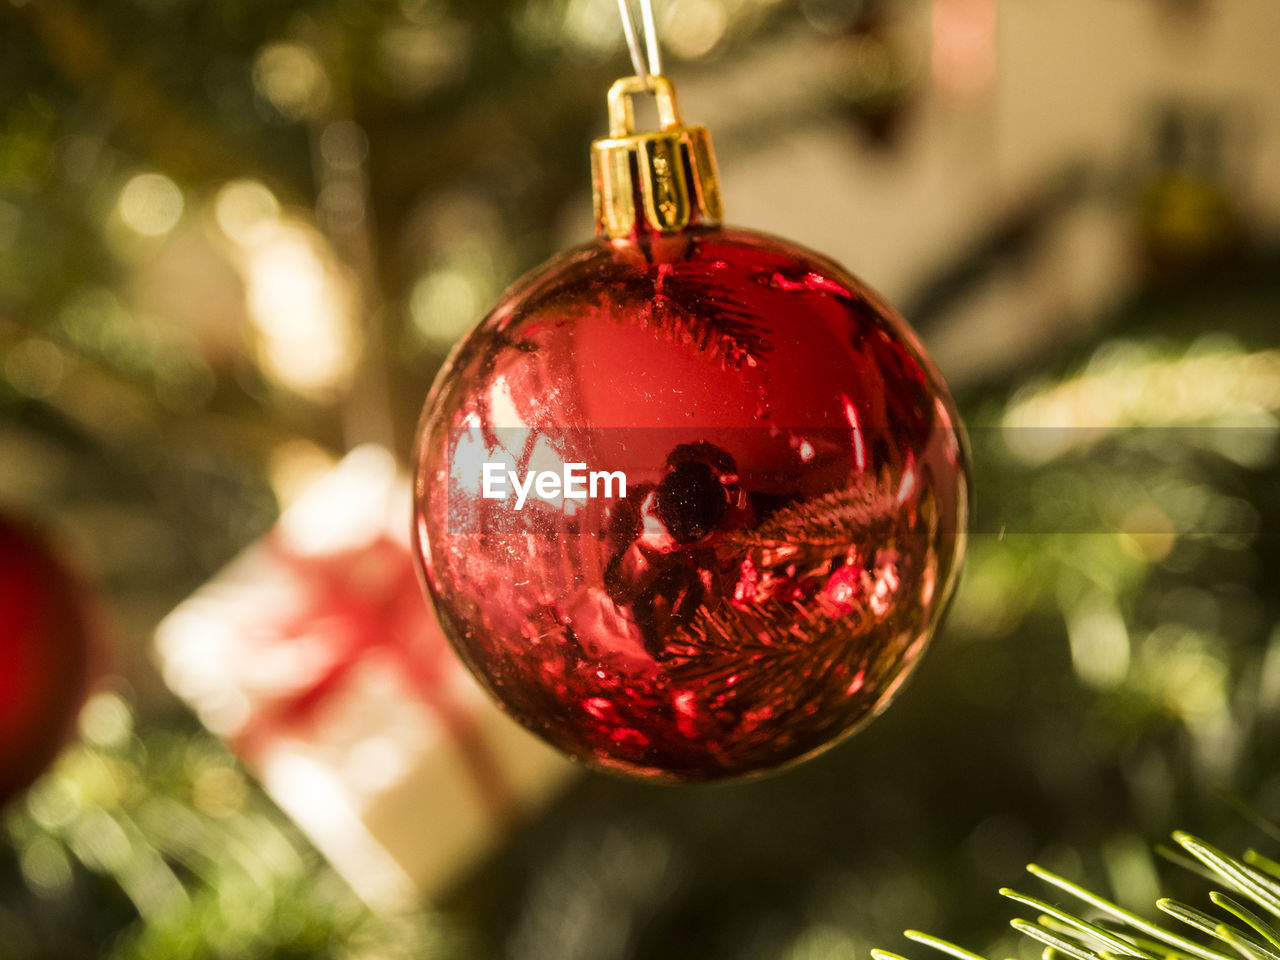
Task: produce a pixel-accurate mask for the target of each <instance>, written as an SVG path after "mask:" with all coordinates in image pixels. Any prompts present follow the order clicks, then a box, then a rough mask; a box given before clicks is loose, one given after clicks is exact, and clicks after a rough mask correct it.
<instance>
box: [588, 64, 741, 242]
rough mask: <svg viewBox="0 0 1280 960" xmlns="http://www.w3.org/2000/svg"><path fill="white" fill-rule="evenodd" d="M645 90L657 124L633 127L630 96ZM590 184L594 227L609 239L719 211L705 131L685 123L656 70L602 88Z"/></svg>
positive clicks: (715, 216)
mask: <svg viewBox="0 0 1280 960" xmlns="http://www.w3.org/2000/svg"><path fill="white" fill-rule="evenodd" d="M650 92H651V93H652V94H653V96H654V99H655V100H656V102H657V107H658V122H659V124H660V125H661V129H660V130H652V131H647V132H637V131H636V121H635V110H634V109H633V108H632V103H631V101H632V97H634V96H636V95H637V94H641V93H650ZM591 185H592V190H593V193H594V196H595V216H596V231H597V232H598V233H603V234H607V235H608V236H609V237H611V238H613V239H620V238H624V237H629V236H631V235H632V234H633V233H634V232H635V231H636V229H637V228H639V229H640V230H641V231H642V232H643V231H644V229H645V227H648V228H649V229H651V230H656V231H658V232H660V233H674V232H676V231H677V230H683V229H684V228H685V227H688V226H690V225H691V224H695V223H707V224H715V223H719V222H720V221H721V219H722V217H723V210H722V208H721V205H720V180H719V175H718V174H717V172H716V155H715V151H714V150H713V149H712V147H711V134H710V133H709V132H708V131H707V128H706V127H700V126H695V127H689V126H685V124H684V121H683V120H682V119H681V117H680V107H679V106H678V104H677V103H676V91H675V87H673V86H672V85H671V81H670V80H668V79H667V78H666V77H664V76H662V75H660V74H652V75H650V76H649V77H648V78H647V79H645V78H641V77H623V78H622V79H621V80H618V81H617V82H615V83H614V84H613V86H612V87H610V88H609V136H607V137H602V138H600V139H599V140H596V141H594V142H593V143H592V144H591Z"/></svg>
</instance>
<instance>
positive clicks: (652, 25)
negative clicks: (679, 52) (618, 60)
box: [618, 0, 662, 87]
mask: <svg viewBox="0 0 1280 960" xmlns="http://www.w3.org/2000/svg"><path fill="white" fill-rule="evenodd" d="M618 12H619V13H620V14H621V15H622V33H623V35H624V36H625V37H626V38H627V49H628V50H629V51H630V53H631V65H632V66H633V67H635V71H636V76H637V77H639V78H640V80H641V82H642V83H643V84H644V85H645V86H646V87H648V86H649V85H650V80H651V78H652V77H655V76H660V75H661V74H662V50H661V49H659V47H658V27H657V24H656V22H655V20H654V16H653V0H640V19H641V22H642V23H643V24H644V45H645V49H644V50H641V48H640V39H639V35H638V34H637V32H636V21H635V17H634V16H633V15H632V12H631V0H618ZM646 51H647V52H648V62H647V63H646V60H645V52H646Z"/></svg>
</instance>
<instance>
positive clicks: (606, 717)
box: [415, 76, 968, 781]
mask: <svg viewBox="0 0 1280 960" xmlns="http://www.w3.org/2000/svg"><path fill="white" fill-rule="evenodd" d="M650 84H651V87H652V89H654V91H655V92H656V94H657V98H658V100H657V102H658V108H659V116H660V118H661V121H662V126H663V129H662V130H661V131H659V132H655V133H649V134H636V133H634V131H633V129H632V128H633V122H632V117H631V104H630V99H629V97H630V95H631V94H632V93H636V92H639V91H640V90H641V89H643V88H644V86H645V85H644V84H643V83H642V82H641V81H639V80H637V79H635V78H632V79H630V80H624V81H619V83H618V84H615V86H614V89H613V90H611V91H610V108H611V118H612V121H613V122H612V136H611V137H610V138H609V139H605V140H601V141H597V143H596V145H595V148H594V151H593V164H594V168H595V187H596V199H597V220H598V225H599V232H600V236H599V237H598V238H597V240H595V241H594V242H592V243H589V244H586V245H584V246H582V247H579V248H577V249H575V250H571V251H569V252H567V253H565V254H562V255H561V256H559V257H557V258H555V259H553V260H552V261H551V262H550V263H548V264H546V265H545V266H543V267H542V268H540V269H539V270H537V271H535V272H534V273H533V274H531V275H529V276H528V277H526V278H525V279H524V280H523V281H521V282H520V283H519V284H517V285H516V287H514V288H513V289H512V291H510V292H509V293H508V294H507V295H506V296H505V297H504V298H503V300H502V302H501V303H500V304H499V305H498V306H497V307H496V308H495V309H494V310H493V312H492V313H490V314H489V316H488V317H487V318H486V319H485V320H484V321H483V322H481V324H480V325H479V327H478V328H477V329H476V330H475V331H473V332H472V333H471V335H470V336H469V337H468V338H467V339H466V340H465V341H464V342H463V344H462V345H461V346H460V348H459V349H458V350H457V352H456V353H455V355H454V356H453V358H452V359H451V361H450V362H449V364H448V365H447V366H446V368H445V369H444V370H443V371H442V373H441V375H440V378H439V379H438V380H437V382H436V385H435V387H434V389H433V391H432V395H431V397H430V398H429V400H428V403H427V407H426V410H425V412H424V415H423V421H422V424H421V430H420V437H419V451H418V458H419V459H418V467H417V476H416V487H415V496H416V527H417V529H416V546H417V549H418V551H419V554H420V559H421V561H422V566H423V571H424V574H425V580H426V583H427V586H428V588H429V589H430V592H431V594H432V596H433V597H434V599H435V602H436V606H437V610H438V612H439V614H440V618H441V622H442V625H443V626H444V628H445V631H446V633H447V634H448V635H449V637H450V638H451V640H452V641H453V643H454V645H455V647H456V648H457V650H458V652H459V653H460V654H461V656H462V658H463V659H464V660H465V661H466V663H467V664H468V665H469V667H470V668H471V670H472V671H473V672H474V673H475V674H476V675H477V676H478V677H479V678H480V680H481V681H482V683H483V684H484V685H485V686H486V687H487V688H488V690H489V691H490V692H491V693H493V695H494V696H495V697H497V699H498V700H499V701H500V702H501V703H502V704H503V705H504V706H505V708H506V709H507V710H508V711H509V712H510V713H511V714H512V715H513V716H515V717H516V718H517V719H518V720H519V721H520V722H521V723H523V724H524V725H525V726H526V727H528V728H529V729H530V730H533V731H534V732H535V733H538V734H540V735H541V736H542V737H544V738H545V739H547V740H548V741H550V742H551V743H553V744H555V745H556V746H558V747H560V748H561V749H563V750H565V751H567V752H568V753H570V754H571V755H573V756H575V757H578V758H580V759H582V760H585V761H587V762H589V763H592V764H595V765H598V766H602V767H606V768H610V769H614V770H620V771H625V772H628V773H632V774H638V775H642V776H649V777H653V778H659V779H667V780H685V781H688V780H707V779H715V778H721V777H729V776H737V775H743V774H750V773H756V772H760V771H764V770H768V769H771V768H774V767H777V766H779V765H781V764H784V763H787V762H789V761H793V760H796V759H799V758H802V757H805V756H807V755H810V754H812V753H814V752H816V751H818V750H820V749H822V748H823V747H825V746H828V745H830V744H831V743H832V742H834V741H835V740H836V739H838V738H839V737H840V736H842V735H843V734H846V733H848V732H850V731H852V730H854V729H856V728H857V727H858V726H859V725H861V724H862V723H863V722H865V721H867V720H868V719H870V718H871V717H873V716H875V715H876V714H877V713H878V712H880V711H881V710H883V709H884V707H885V706H887V705H888V703H889V701H890V699H891V698H892V697H893V695H894V693H895V692H896V691H897V690H898V689H899V687H900V686H901V684H902V682H903V681H904V680H905V679H906V678H907V676H908V675H909V674H910V673H911V671H912V669H913V668H914V667H915V665H916V663H917V662H918V661H919V659H920V656H921V655H922V653H923V652H924V648H925V646H926V644H927V643H928V640H929V638H930V636H931V634H932V632H933V630H934V628H935V627H936V625H937V623H938V620H939V618H940V616H941V614H942V612H943V609H944V608H945V606H946V603H947V601H948V598H949V597H950V594H951V592H952V588H953V585H954V583H955V580H956V576H957V572H958V569H959V566H960V563H961V559H962V555H963V545H964V528H965V523H966V518H967V509H968V505H967V501H968V492H967V475H966V464H965V460H964V452H963V447H962V442H961V434H960V431H961V428H960V423H959V419H958V416H957V414H956V411H955V408H954V406H953V404H952V401H951V399H950V397H949V396H948V394H947V391H946V388H945V386H944V385H943V383H942V380H941V378H940V377H939V376H938V374H937V372H936V371H935V370H934V368H933V366H932V364H931V363H930V361H929V360H928V359H927V358H926V356H925V354H924V352H923V350H922V349H921V347H920V346H919V344H918V343H917V342H916V340H915V338H914V336H913V335H912V333H911V332H910V331H909V329H908V328H907V326H906V324H905V323H904V321H903V320H902V319H901V318H900V317H898V315H897V314H896V313H894V311H893V310H892V308H890V307H889V306H888V305H886V304H885V303H884V302H883V301H882V300H880V299H879V297H877V296H876V295H875V294H874V293H873V292H872V291H870V290H869V289H868V288H867V287H865V286H864V285H863V284H861V283H860V282H859V281H857V280H856V279H854V278H853V277H852V276H850V275H849V274H848V273H846V272H845V271H844V270H843V269H841V268H840V267H838V266H837V265H836V264H834V263H832V262H831V261H829V260H826V259H824V258H822V257H820V256H817V255H815V254H813V253H810V252H808V251H806V250H803V249H801V248H799V247H796V246H793V245H791V244H789V243H786V242H783V241H781V240H777V239H774V238H771V237H766V236H762V235H759V234H755V233H750V232H747V231H742V230H730V229H722V228H720V227H719V226H717V225H716V224H717V223H718V221H719V219H720V215H719V213H720V211H719V206H720V204H719V196H718V193H717V189H716V182H715V166H714V160H713V158H712V154H711V149H710V142H709V138H708V137H707V134H706V131H705V129H703V128H700V127H685V126H683V125H682V124H681V122H680V120H679V115H678V112H677V110H676V106H675V101H674V93H673V91H672V90H671V88H670V85H669V83H668V82H667V81H666V80H665V79H664V78H662V77H660V76H655V77H653V78H652V79H651V81H650ZM486 462H488V463H500V464H502V470H504V471H505V470H506V469H511V470H512V471H513V472H514V473H516V475H517V477H518V478H519V479H520V480H521V482H524V481H525V479H526V478H527V477H528V476H529V475H530V471H535V470H537V471H543V472H554V471H560V472H561V473H562V474H563V472H564V469H565V465H566V464H584V465H585V469H586V470H587V471H591V472H596V471H599V472H611V471H620V472H622V473H624V474H625V476H626V481H627V485H626V493H625V495H620V492H619V491H618V490H617V489H616V485H615V489H613V490H612V491H605V490H604V486H603V484H601V485H600V486H599V488H598V490H597V491H596V492H597V494H598V495H596V496H594V497H586V498H581V497H575V498H566V497H564V496H563V492H557V491H555V490H554V489H552V488H553V486H554V485H553V484H551V483H548V485H547V487H546V489H535V491H534V492H532V493H530V494H529V496H528V499H527V501H526V502H525V503H524V504H523V506H522V507H521V508H520V509H516V503H517V502H516V500H515V499H514V497H512V498H509V499H495V498H493V496H485V490H484V486H483V482H482V480H483V470H484V464H485V463H486ZM508 489H509V488H508ZM494 492H495V490H494V489H493V488H491V489H490V490H489V493H490V494H493V493H494Z"/></svg>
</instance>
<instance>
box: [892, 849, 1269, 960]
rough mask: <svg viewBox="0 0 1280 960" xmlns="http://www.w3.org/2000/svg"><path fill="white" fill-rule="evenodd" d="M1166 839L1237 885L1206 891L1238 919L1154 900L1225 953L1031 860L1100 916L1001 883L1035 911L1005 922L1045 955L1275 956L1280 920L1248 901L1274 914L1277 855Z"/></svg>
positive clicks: (926, 939) (924, 940) (1197, 959)
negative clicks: (1240, 853)
mask: <svg viewBox="0 0 1280 960" xmlns="http://www.w3.org/2000/svg"><path fill="white" fill-rule="evenodd" d="M1173 839H1174V841H1175V842H1176V843H1177V844H1178V847H1179V848H1180V849H1179V850H1164V851H1161V852H1162V853H1163V854H1164V855H1165V856H1167V857H1168V858H1169V859H1171V860H1173V861H1174V862H1175V863H1178V864H1179V865H1180V866H1183V867H1185V868H1187V869H1188V870H1191V871H1192V872H1195V873H1198V874H1202V875H1204V876H1206V877H1208V878H1209V879H1210V880H1211V881H1212V882H1214V883H1220V884H1226V885H1227V886H1230V887H1231V888H1232V889H1234V890H1236V891H1238V893H1239V894H1240V895H1241V899H1242V900H1243V901H1244V902H1243V903H1242V902H1241V901H1240V900H1237V899H1235V898H1233V897H1230V896H1227V895H1226V894H1223V893H1219V892H1217V891H1213V892H1211V893H1210V894H1209V899H1210V901H1211V902H1212V903H1213V905H1214V906H1216V907H1217V908H1218V909H1220V910H1222V911H1223V912H1224V913H1226V914H1228V915H1230V916H1231V917H1233V918H1234V919H1236V920H1239V921H1241V922H1242V923H1244V925H1245V926H1244V927H1239V926H1236V925H1234V924H1232V923H1229V922H1227V921H1226V920H1225V919H1223V918H1222V917H1218V916H1214V915H1213V914H1210V913H1206V912H1205V911H1203V910H1199V909H1196V908H1195V907H1191V906H1188V905H1186V904H1183V903H1179V902H1177V901H1175V900H1170V899H1167V898H1166V899H1161V900H1160V901H1158V902H1157V904H1156V907H1157V908H1158V909H1159V910H1160V911H1161V912H1162V913H1164V914H1165V915H1167V916H1169V917H1171V918H1173V919H1174V920H1176V921H1178V923H1179V924H1182V925H1184V926H1185V927H1189V928H1190V929H1191V930H1193V931H1195V932H1197V933H1199V934H1201V935H1203V936H1208V937H1210V938H1212V939H1213V940H1214V941H1215V942H1216V943H1218V944H1222V945H1225V947H1226V948H1227V949H1228V950H1230V951H1231V952H1230V953H1227V952H1224V951H1222V950H1220V949H1217V948H1216V947H1213V946H1209V945H1208V944H1206V943H1202V942H1200V941H1198V940H1192V939H1190V938H1188V937H1186V936H1184V935H1183V934H1181V933H1178V932H1176V931H1175V930H1173V929H1169V928H1168V927H1166V926H1163V925H1161V924H1159V923H1157V922H1155V921H1152V920H1148V919H1146V918H1144V917H1142V916H1139V915H1138V914H1136V913H1133V912H1132V911H1129V910H1126V909H1124V908H1123V907H1121V906H1119V905H1118V904H1115V903H1112V902H1111V901H1110V900H1107V899H1105V898H1103V897H1101V896H1099V895H1098V894H1096V893H1094V892H1093V891H1091V890H1088V889H1086V888H1085V887H1082V886H1080V885H1079V884H1076V883H1073V882H1071V881H1070V880H1067V879H1066V878H1065V877H1060V876H1058V875H1057V874H1055V873H1052V872H1051V871H1049V870H1045V869H1044V868H1043V867H1040V866H1037V865H1036V864H1034V863H1033V864H1028V866H1027V871H1028V872H1029V873H1031V874H1032V875H1033V876H1034V877H1036V878H1037V879H1040V880H1043V881H1044V882H1045V883H1048V884H1050V885H1051V886H1054V887H1057V888H1058V889H1059V890H1061V891H1062V892H1064V893H1067V894H1070V895H1071V896H1072V897H1074V898H1075V899H1077V900H1079V901H1081V902H1082V903H1084V904H1085V905H1086V906H1087V907H1089V908H1091V910H1092V911H1095V912H1096V913H1097V914H1101V917H1098V918H1095V920H1093V921H1091V920H1085V919H1084V918H1082V917H1079V916H1077V915H1075V914H1074V913H1071V912H1069V911H1068V910H1066V909H1064V908H1062V907H1058V906H1054V905H1053V904H1050V903H1047V902H1045V901H1043V900H1040V899H1037V898H1036V897H1032V896H1028V895H1027V894H1025V893H1019V892H1018V891H1016V890H1011V889H1009V888H1008V887H1005V888H1002V889H1001V890H1000V894H1001V895H1002V896H1005V897H1008V898H1009V899H1010V900H1013V901H1015V902H1016V903H1020V904H1022V905H1023V906H1027V907H1031V908H1032V909H1033V910H1035V911H1036V913H1037V921H1036V922H1035V923H1032V922H1031V921H1029V920H1025V919H1022V918H1018V919H1014V920H1011V921H1010V926H1012V927H1013V928H1014V929H1015V930H1017V931H1018V932H1019V933H1021V934H1023V935H1024V936H1026V937H1028V938H1029V939H1031V940H1034V941H1036V942H1037V943H1039V944H1042V945H1043V946H1044V948H1045V950H1044V957H1045V960H1059V958H1066V960H1280V927H1277V925H1276V923H1275V922H1274V921H1272V920H1270V919H1267V918H1264V917H1263V916H1262V915H1260V914H1259V913H1257V912H1255V911H1254V910H1253V909H1252V907H1255V906H1256V907H1259V908H1261V909H1262V910H1264V911H1266V912H1267V913H1270V914H1273V915H1275V916H1277V917H1280V862H1277V861H1274V860H1271V859H1269V858H1267V857H1264V856H1262V855H1261V854H1259V853H1257V852H1255V851H1252V850H1251V851H1249V852H1248V853H1246V854H1245V856H1244V859H1239V858H1236V857H1232V856H1230V855H1229V854H1226V853H1223V852H1222V851H1221V850H1218V849H1216V848H1215V847H1213V846H1211V845H1210V844H1208V843H1205V842H1204V841H1203V840H1200V839H1199V838H1197V837H1194V836H1192V835H1190V834H1188V833H1183V832H1178V833H1175V834H1174V835H1173ZM1188 854H1189V855H1190V856H1187V855H1188ZM1246 903H1247V904H1249V905H1248V906H1246ZM906 936H907V938H908V939H910V940H913V941H915V942H916V943H921V944H924V945H925V946H928V947H931V948H933V949H934V950H937V951H939V952H941V953H945V954H948V955H949V956H951V957H954V958H956V960H985V958H983V957H982V956H981V955H979V954H976V953H972V952H970V951H968V950H966V949H964V948H963V947H959V946H957V945H956V944H954V943H951V942H949V941H947V940H942V939H939V938H937V937H933V936H930V935H929V934H925V933H920V932H919V931H917V930H909V931H907V932H906ZM871 954H872V957H873V958H875V960H903V958H902V957H900V956H899V955H898V954H894V953H890V952H888V951H885V950H873V951H871Z"/></svg>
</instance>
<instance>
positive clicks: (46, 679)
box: [0, 516, 90, 804]
mask: <svg viewBox="0 0 1280 960" xmlns="http://www.w3.org/2000/svg"><path fill="white" fill-rule="evenodd" d="M89 648H90V643H89V631H88V629H87V623H86V613H85V603H84V594H83V590H82V588H81V587H80V585H79V584H78V583H77V582H76V580H75V579H74V578H73V577H72V575H71V574H70V573H69V572H68V571H67V570H66V568H65V567H63V565H62V564H61V563H60V562H59V561H58V560H56V559H55V558H54V556H53V555H52V554H51V553H50V552H49V549H48V548H47V547H46V545H45V544H44V543H42V542H41V541H40V540H39V539H38V538H37V537H36V536H35V535H34V534H32V533H31V532H30V531H28V530H26V529H23V528H21V527H19V526H18V525H16V524H15V523H13V522H12V521H11V520H9V519H7V518H5V517H2V516H0V804H3V803H5V802H6V801H7V800H9V799H11V798H12V797H13V796H15V795H16V794H17V793H19V792H20V791H22V790H24V789H26V788H27V787H28V786H30V784H31V783H32V782H33V781H35V779H36V778H37V777H38V776H39V775H40V774H41V773H43V772H44V770H45V769H46V768H47V767H48V766H49V764H50V763H52V762H53V758H54V757H55V756H57V754H58V751H59V750H60V749H61V747H62V745H63V744H64V743H66V741H67V739H68V737H69V735H70V733H71V730H72V727H73V725H74V723H75V719H76V715H77V713H78V712H79V710H80V706H81V705H82V704H83V703H84V699H85V695H86V693H87V690H88V681H89V660H90V655H89Z"/></svg>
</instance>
